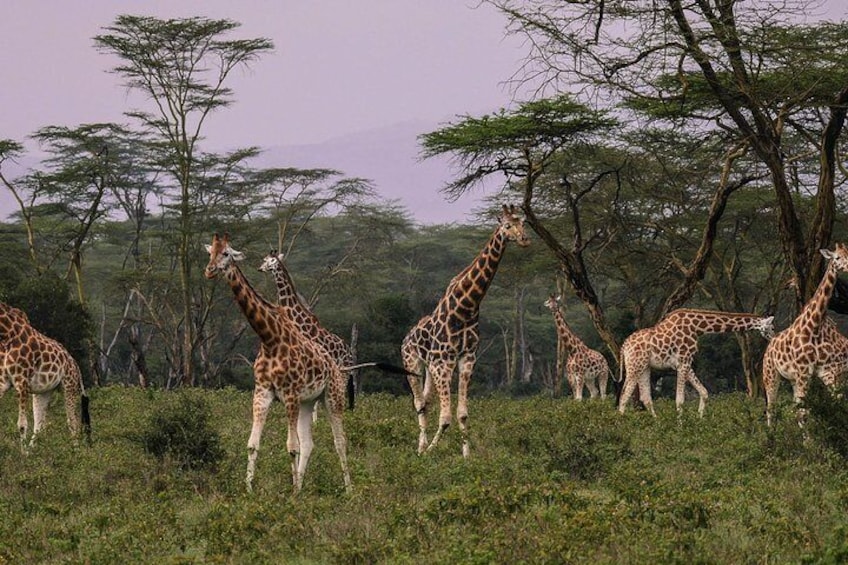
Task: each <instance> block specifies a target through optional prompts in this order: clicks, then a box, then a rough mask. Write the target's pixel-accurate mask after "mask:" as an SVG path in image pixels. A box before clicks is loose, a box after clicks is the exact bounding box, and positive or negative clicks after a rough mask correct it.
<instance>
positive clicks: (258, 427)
mask: <svg viewBox="0 0 848 565" xmlns="http://www.w3.org/2000/svg"><path fill="white" fill-rule="evenodd" d="M273 400H274V393H273V392H271V391H270V390H268V389H266V388H256V389H254V391H253V425H252V427H251V430H250V438H249V439H248V440H247V475H246V476H245V478H244V482H245V483H246V484H247V490H248V492H253V475H254V473H255V471H256V457H257V456H258V455H259V442H260V440H261V439H262V428H263V427H265V419H266V418H267V417H268V409H269V408H270V406H271V402H273Z"/></svg>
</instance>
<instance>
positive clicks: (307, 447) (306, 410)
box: [294, 401, 315, 492]
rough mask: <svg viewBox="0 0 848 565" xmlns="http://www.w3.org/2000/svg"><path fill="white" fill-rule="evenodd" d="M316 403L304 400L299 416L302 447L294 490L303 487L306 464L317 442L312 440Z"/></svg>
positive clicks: (298, 435)
mask: <svg viewBox="0 0 848 565" xmlns="http://www.w3.org/2000/svg"><path fill="white" fill-rule="evenodd" d="M314 408H315V403H314V402H312V401H309V402H303V403H301V405H300V411H299V413H298V416H297V437H298V442H299V444H300V449H299V451H298V453H297V456H296V457H295V465H296V467H297V468H296V469H295V475H294V477H295V478H294V491H295V492H300V489H302V488H303V477H304V476H305V475H306V466H307V465H308V464H309V456H310V455H312V448H313V447H314V446H315V443H314V442H313V441H312V413H313V410H314Z"/></svg>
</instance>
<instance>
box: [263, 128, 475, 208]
mask: <svg viewBox="0 0 848 565" xmlns="http://www.w3.org/2000/svg"><path fill="white" fill-rule="evenodd" d="M438 127H439V125H438V124H431V123H426V122H420V121H409V122H401V123H397V124H393V125H390V126H386V127H382V128H376V129H371V130H365V131H361V132H356V133H351V134H347V135H344V136H340V137H337V138H333V139H329V140H327V141H324V142H321V143H315V144H308V145H285V146H279V147H271V148H268V149H265V151H264V152H263V153H262V155H260V156H259V157H258V158H257V159H256V162H257V164H258V165H259V166H262V167H297V168H327V169H336V170H338V171H340V172H342V173H343V174H344V175H345V176H348V177H361V178H366V179H369V180H371V181H373V183H374V186H375V189H376V191H377V192H378V193H379V195H380V196H381V197H382V198H385V199H387V200H397V201H399V203H400V204H402V205H403V206H404V207H406V208H407V209H408V210H409V213H410V215H411V216H412V218H413V219H414V220H415V221H417V222H419V223H422V224H443V223H467V222H471V221H472V220H473V218H472V215H471V212H472V211H475V210H476V208H478V207H479V206H480V196H481V194H482V191H475V194H470V195H467V196H463V197H462V198H460V199H459V200H457V201H456V202H448V200H447V198H446V197H445V195H444V194H443V193H442V192H441V189H442V187H444V186H445V185H446V184H447V183H448V182H449V181H450V180H451V179H452V178H453V175H454V174H455V173H454V171H453V170H452V166H451V164H450V161H449V159H448V158H447V157H433V158H429V159H426V160H421V158H420V146H419V143H418V136H419V135H421V134H423V133H427V132H429V131H434V130H435V129H437V128H438Z"/></svg>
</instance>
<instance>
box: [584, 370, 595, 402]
mask: <svg viewBox="0 0 848 565" xmlns="http://www.w3.org/2000/svg"><path fill="white" fill-rule="evenodd" d="M583 380H584V381H585V382H586V388H588V389H589V398H597V397H598V384H597V379H596V377H595V375H591V374H587V375H586V377H585V378H584V379H583Z"/></svg>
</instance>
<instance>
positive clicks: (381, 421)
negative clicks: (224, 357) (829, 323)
mask: <svg viewBox="0 0 848 565" xmlns="http://www.w3.org/2000/svg"><path fill="white" fill-rule="evenodd" d="M174 394H187V393H186V392H182V393H164V392H145V391H141V390H138V389H129V388H117V387H116V388H101V389H94V390H92V391H91V396H92V402H91V409H92V420H93V426H94V440H95V441H94V445H93V446H92V447H87V446H85V445H81V446H79V447H75V446H73V445H72V444H71V443H70V442H69V441H68V439H69V438H68V435H67V431H66V429H65V426H64V423H63V421H62V418H63V414H62V411H61V406H60V404H61V403H60V402H57V403H54V405H53V406H51V410H50V425H49V426H48V428H47V429H46V430H44V433H43V435H41V437H40V438H39V442H38V443H37V445H36V446H35V447H34V448H33V449H32V450H31V452H30V453H28V454H27V455H25V456H22V455H21V452H20V448H19V446H18V441H17V437H16V433H15V430H14V422H15V418H16V416H15V413H16V407H15V403H14V399H13V398H9V397H11V396H12V395H8V396H9V397H7V398H4V399H3V401H2V402H0V424H1V425H2V427H0V429H2V430H3V433H2V434H0V477H1V478H2V480H1V481H0V513H2V514H0V515H2V518H0V563H3V562H8V563H39V562H44V563H82V562H90V563H116V562H121V563H151V562H157V563H210V562H212V563H228V562H234V563H284V562H285V563H416V564H418V563H422V562H423V563H447V562H460V563H493V562H500V563H518V562H521V563H553V562H557V563H560V562H566V563H625V564H626V563H749V562H750V563H787V562H809V563H818V562H821V563H839V562H842V560H844V559H845V558H846V557H847V556H848V541H846V540H848V512H847V511H848V471H846V466H845V460H844V459H842V458H841V457H839V456H837V455H835V454H834V453H833V452H831V451H828V450H827V449H826V448H823V447H821V446H819V445H818V444H816V443H815V441H805V440H804V437H803V436H802V434H801V432H800V431H799V430H798V427H797V425H796V424H795V419H794V416H793V414H792V412H791V408H790V407H789V406H788V405H787V404H784V405H783V406H782V407H781V409H780V410H779V412H778V415H779V418H778V421H777V424H776V426H775V427H774V428H773V429H770V430H769V429H766V427H765V423H764V417H763V408H764V402H763V401H762V400H749V399H747V398H745V397H744V396H742V395H722V396H718V397H716V398H714V399H713V400H712V401H711V403H710V404H709V405H708V408H707V413H706V416H705V417H704V418H703V419H699V418H698V417H697V415H696V413H695V409H694V406H691V405H686V410H685V412H684V413H683V415H682V416H681V417H678V416H677V415H676V413H675V410H674V407H673V405H672V404H671V403H670V402H667V401H663V400H660V401H658V402H657V403H656V407H657V413H658V414H659V418H658V419H656V420H654V419H653V418H651V417H650V415H648V414H646V413H640V412H628V413H627V414H626V415H624V416H621V415H619V414H617V413H616V412H614V410H613V407H612V404H611V401H607V402H602V401H585V400H584V401H583V402H582V403H577V402H575V401H573V400H570V399H549V398H543V397H529V398H524V399H520V400H515V399H509V398H501V397H490V398H480V399H476V398H475V399H472V400H471V402H470V425H471V438H472V442H473V443H472V456H471V458H469V459H468V460H463V459H462V457H461V455H460V445H459V434H458V432H457V430H455V429H451V430H448V432H447V433H446V435H445V436H444V438H443V441H442V443H441V444H440V445H439V447H438V448H437V449H436V450H434V452H432V453H429V454H427V455H426V456H423V457H419V456H417V455H416V454H415V446H416V440H417V425H416V419H415V416H414V411H413V409H412V401H411V399H410V398H393V397H389V396H384V395H371V396H366V397H363V398H362V399H361V402H359V403H358V405H357V409H356V410H355V411H354V412H348V413H346V415H345V416H346V417H345V427H346V431H347V435H348V439H349V456H350V461H351V470H352V474H353V482H354V490H353V493H352V494H350V495H347V494H345V492H344V488H343V483H342V476H341V470H340V467H339V463H338V459H337V457H336V455H335V452H334V450H333V447H332V437H331V434H330V431H329V427H328V425H327V421H326V418H321V419H320V420H319V422H318V423H317V425H316V426H317V427H316V432H315V434H316V447H315V451H314V452H313V455H312V460H311V461H310V465H309V469H308V470H307V473H306V479H305V483H304V489H303V491H302V492H301V493H300V494H299V495H297V496H296V497H294V496H292V494H291V471H290V462H289V457H288V455H287V454H286V451H285V434H286V430H285V423H284V418H283V409H282V406H280V405H279V404H276V405H275V406H274V407H273V408H272V411H271V415H270V417H269V420H268V422H267V424H266V426H265V434H264V436H263V438H262V449H261V451H260V454H259V461H258V465H257V474H256V479H255V482H254V487H255V492H254V494H253V495H249V494H248V493H246V492H245V488H244V483H243V478H244V470H245V463H246V443H247V437H248V434H249V431H250V394H249V393H244V392H238V391H234V390H217V391H190V394H191V395H198V396H202V402H201V403H197V402H189V403H185V402H175V401H173V399H172V398H171V397H170V396H169V395H174ZM784 400H788V398H785V399H784ZM162 406H170V407H172V408H176V409H178V407H179V406H191V407H193V408H192V409H193V410H197V411H205V412H204V414H201V415H200V416H198V417H200V418H205V425H207V426H211V428H212V429H213V430H214V434H217V436H218V437H217V439H216V445H218V446H219V447H220V449H221V454H220V457H219V458H218V459H217V464H216V465H214V466H200V465H199V466H193V465H190V464H186V462H185V461H184V460H180V459H179V458H173V457H162V456H157V455H155V454H152V453H150V450H149V449H146V448H145V443H144V442H143V441H139V437H140V434H141V436H143V435H144V433H145V432H147V431H149V429H150V426H155V425H156V423H155V422H156V421H157V418H159V419H161V417H162ZM433 419H434V420H435V418H433ZM201 429H202V428H201Z"/></svg>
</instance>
